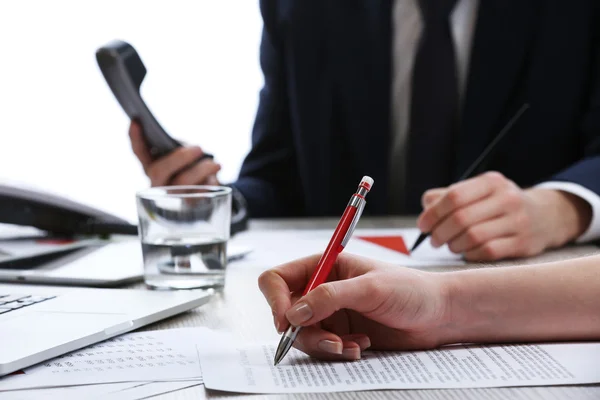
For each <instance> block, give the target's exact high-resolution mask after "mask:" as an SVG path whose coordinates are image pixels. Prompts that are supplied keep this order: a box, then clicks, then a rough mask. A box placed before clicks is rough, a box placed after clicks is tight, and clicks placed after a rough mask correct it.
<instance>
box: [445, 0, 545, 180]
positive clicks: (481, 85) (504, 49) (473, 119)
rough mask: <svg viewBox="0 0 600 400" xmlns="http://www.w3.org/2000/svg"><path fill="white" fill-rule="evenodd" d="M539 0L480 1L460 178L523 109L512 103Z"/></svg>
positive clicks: (460, 142) (460, 144) (459, 151)
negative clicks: (506, 124) (505, 125)
mask: <svg viewBox="0 0 600 400" xmlns="http://www.w3.org/2000/svg"><path fill="white" fill-rule="evenodd" d="M537 4H539V1H533V0H480V2H479V11H478V17H477V24H476V28H475V29H476V30H475V35H474V41H473V44H472V46H473V47H472V50H471V61H470V67H469V71H470V72H469V79H468V83H467V92H466V97H465V104H464V108H463V118H462V121H463V125H462V129H461V132H460V135H459V140H458V143H457V154H458V160H460V161H459V162H458V163H456V166H455V167H456V170H455V176H458V175H460V174H462V173H463V172H464V171H465V170H466V169H467V168H468V166H469V164H471V163H472V162H473V160H475V159H476V158H477V156H478V155H479V153H480V152H481V151H482V150H483V148H484V147H485V146H486V145H487V144H488V143H489V142H490V141H491V140H492V138H493V137H494V135H496V134H497V132H498V131H499V130H500V129H501V128H502V126H503V125H504V124H505V123H506V122H507V121H508V119H509V118H510V117H511V116H512V114H513V113H515V112H516V111H517V109H518V108H519V107H520V106H521V104H511V100H512V99H511V94H513V93H514V91H515V89H518V87H517V85H518V84H519V78H520V75H519V73H520V72H522V71H521V67H522V66H523V63H524V61H525V59H526V55H527V50H528V47H529V45H530V42H531V39H532V33H533V27H534V26H535V24H536V15H537V10H538V9H539V5H537Z"/></svg>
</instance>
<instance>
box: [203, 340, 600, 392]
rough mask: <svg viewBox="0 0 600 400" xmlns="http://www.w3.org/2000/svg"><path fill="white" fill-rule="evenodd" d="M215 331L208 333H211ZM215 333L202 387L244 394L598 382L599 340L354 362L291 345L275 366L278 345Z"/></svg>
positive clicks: (384, 355)
mask: <svg viewBox="0 0 600 400" xmlns="http://www.w3.org/2000/svg"><path fill="white" fill-rule="evenodd" d="M212 335H214V334H212ZM232 342H233V343H236V342H235V341H226V340H225V339H224V338H223V337H222V336H220V337H216V336H213V338H212V340H211V342H210V343H211V345H210V346H201V347H200V360H201V364H202V370H203V371H204V385H205V386H206V387H207V388H209V389H216V390H223V391H230V392H243V393H301V392H341V391H357V390H373V389H441V388H480V387H508V386H549V385H569V384H586V383H597V382H600V368H598V360H600V343H568V344H539V345H538V344H531V345H494V346H491V345H490V346H477V345H466V346H449V347H445V348H443V349H438V350H431V351H421V352H417V351H410V352H368V353H366V354H364V356H363V359H362V360H360V361H354V362H336V363H333V362H322V361H317V360H314V359H311V358H309V357H308V356H306V355H303V354H302V353H300V352H299V351H297V350H295V349H292V350H291V351H290V352H289V353H288V355H287V356H286V358H285V359H284V360H283V361H282V363H281V364H280V365H279V366H277V367H274V366H273V358H274V355H275V348H276V346H275V345H276V343H269V344H247V345H244V344H242V345H240V344H239V343H238V344H237V345H235V346H232V345H231V343H232Z"/></svg>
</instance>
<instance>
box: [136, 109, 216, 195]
mask: <svg viewBox="0 0 600 400" xmlns="http://www.w3.org/2000/svg"><path fill="white" fill-rule="evenodd" d="M129 138H130V140H131V148H132V149H133V153H134V154H135V155H136V157H137V158H138V160H140V163H141V164H142V167H143V168H144V172H145V173H146V175H147V176H148V178H150V182H151V184H152V186H165V185H219V181H218V180H217V177H216V174H217V172H219V170H220V169H221V166H220V165H219V164H217V163H216V162H214V160H212V159H205V160H202V161H200V162H198V163H195V161H196V160H197V159H198V158H199V157H201V156H202V154H204V153H203V152H202V149H201V148H200V147H197V146H196V147H185V146H184V147H180V148H178V149H176V150H174V151H173V152H171V153H169V154H168V155H166V156H163V157H161V158H159V159H157V160H153V159H152V157H151V156H150V151H149V150H148V146H147V145H146V142H145V141H144V137H143V133H142V127H141V126H140V125H139V123H137V122H135V121H132V122H131V125H130V126H129Z"/></svg>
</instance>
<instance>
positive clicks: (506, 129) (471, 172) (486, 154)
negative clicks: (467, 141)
mask: <svg viewBox="0 0 600 400" xmlns="http://www.w3.org/2000/svg"><path fill="white" fill-rule="evenodd" d="M528 109H529V104H527V103H525V104H523V106H522V107H521V108H520V109H519V111H517V113H516V114H515V115H514V117H512V118H511V119H510V121H508V123H507V124H506V125H505V126H504V128H502V130H501V131H500V133H499V134H498V135H497V136H496V137H495V138H494V140H492V142H491V143H490V144H488V145H487V147H486V148H485V149H484V150H483V152H482V153H481V154H480V155H479V157H477V159H476V160H475V161H474V162H473V164H471V166H470V167H469V168H467V170H466V171H465V172H464V173H463V174H462V175H461V177H460V178H459V179H458V181H459V182H460V181H463V180H465V179H469V178H471V177H472V176H473V175H474V174H475V173H476V172H477V171H478V170H479V168H480V167H481V165H482V164H483V163H484V162H485V161H487V160H489V159H490V158H491V154H493V151H494V150H495V149H496V146H497V145H498V143H500V141H501V140H502V138H503V137H504V136H506V134H507V133H508V132H509V131H510V130H511V129H512V127H513V125H514V124H515V123H516V122H517V121H518V120H519V118H521V116H522V115H523V114H525V111H527V110H528ZM429 235H430V233H429V232H427V233H421V234H420V235H419V238H418V239H417V241H416V242H415V244H414V245H413V247H412V249H410V252H411V253H412V252H413V251H415V250H416V249H417V247H419V245H420V244H421V243H423V241H424V240H425V239H427V238H428V237H429Z"/></svg>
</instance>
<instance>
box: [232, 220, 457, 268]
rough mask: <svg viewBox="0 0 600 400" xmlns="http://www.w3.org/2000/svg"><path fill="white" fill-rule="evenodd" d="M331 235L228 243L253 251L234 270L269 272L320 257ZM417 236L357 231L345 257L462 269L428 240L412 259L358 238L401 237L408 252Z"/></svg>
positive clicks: (288, 233)
mask: <svg viewBox="0 0 600 400" xmlns="http://www.w3.org/2000/svg"><path fill="white" fill-rule="evenodd" d="M332 234H333V230H325V229H322V230H282V231H248V232H244V233H241V234H238V235H236V237H235V238H234V239H232V241H231V243H232V244H236V245H241V246H249V247H252V248H253V249H254V251H253V252H252V253H250V254H248V255H247V256H246V257H245V258H244V259H242V260H240V261H239V262H236V263H235V266H236V267H237V266H239V267H255V268H263V269H268V268H271V267H274V266H276V265H279V264H283V263H287V262H290V261H292V260H295V259H298V258H302V257H306V256H308V255H312V254H317V253H322V252H323V251H324V250H325V248H326V247H327V244H328V243H329V240H330V239H331V235H332ZM419 234H420V232H419V230H418V229H357V230H356V231H355V232H354V235H353V236H352V238H351V239H350V241H349V243H348V245H347V247H346V249H345V250H344V253H353V254H358V255H361V256H364V257H369V258H373V259H377V260H381V261H385V262H389V263H393V264H398V265H402V266H406V267H417V268H420V267H439V266H456V265H464V261H463V260H462V258H461V256H460V255H457V254H453V253H452V252H451V251H450V250H449V249H448V247H447V246H443V247H441V248H439V249H435V248H433V247H432V246H431V244H430V241H429V239H427V240H425V241H424V242H423V243H422V244H421V245H420V246H419V248H418V249H417V250H416V251H415V252H414V254H411V255H406V254H403V253H401V252H399V251H395V250H392V249H389V248H386V247H383V246H380V245H377V244H374V243H371V242H369V241H366V240H363V239H361V237H374V236H377V237H382V236H384V237H385V236H389V237H391V236H401V237H402V238H403V239H404V243H405V245H406V247H407V248H408V249H409V250H410V248H411V247H412V245H413V243H414V242H415V241H416V240H417V237H418V236H419ZM233 265H234V264H232V266H233Z"/></svg>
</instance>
